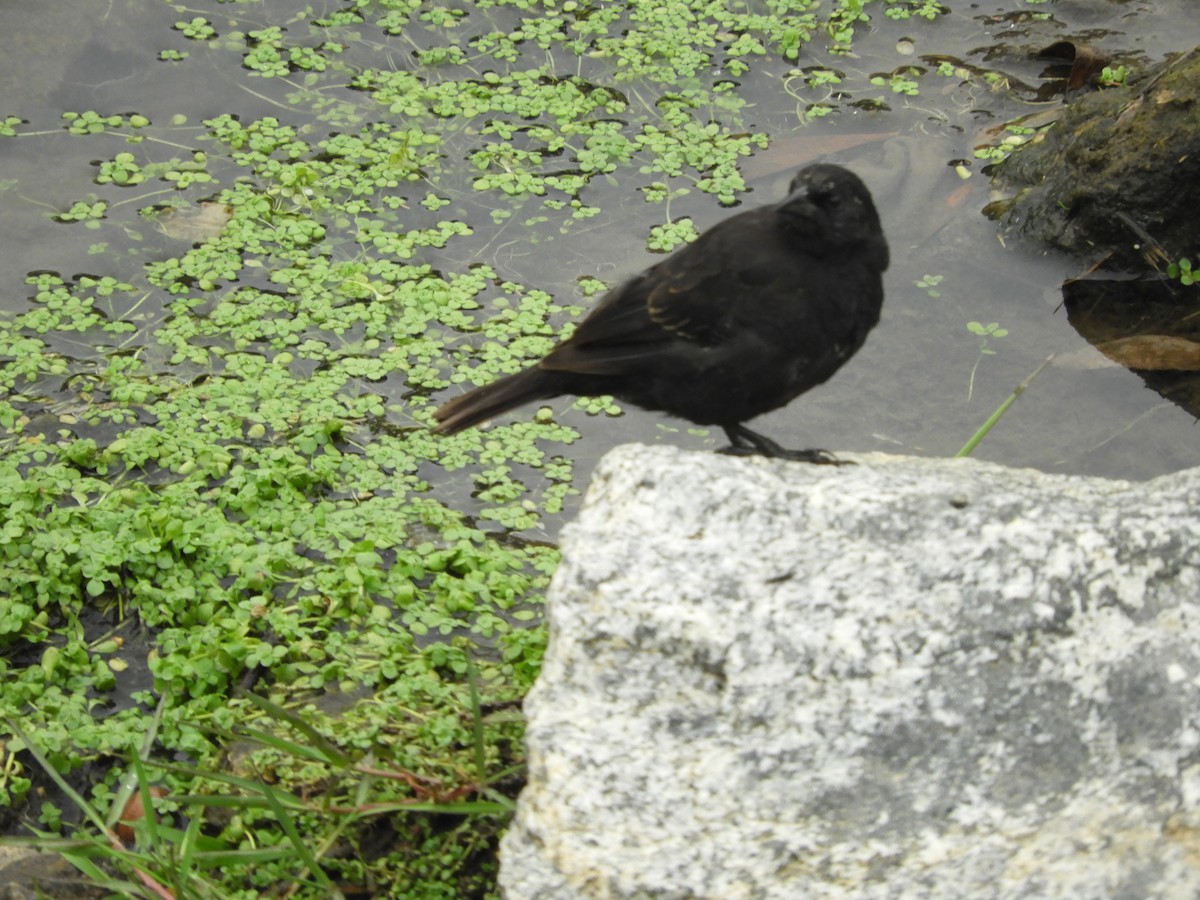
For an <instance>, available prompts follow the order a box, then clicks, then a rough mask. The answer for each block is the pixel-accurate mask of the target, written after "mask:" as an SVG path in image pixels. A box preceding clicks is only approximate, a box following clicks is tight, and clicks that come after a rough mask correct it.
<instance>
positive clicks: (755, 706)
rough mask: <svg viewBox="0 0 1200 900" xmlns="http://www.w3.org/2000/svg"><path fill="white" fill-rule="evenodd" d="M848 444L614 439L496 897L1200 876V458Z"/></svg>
mask: <svg viewBox="0 0 1200 900" xmlns="http://www.w3.org/2000/svg"><path fill="white" fill-rule="evenodd" d="M857 460H858V462H859V465H856V466H845V467H841V468H837V467H831V466H810V465H800V464H795V463H787V462H779V461H770V460H764V459H755V458H748V459H734V458H729V457H723V456H718V455H713V454H707V453H688V452H684V451H679V450H674V449H670V448H664V447H656V448H649V447H644V446H636V445H633V446H625V447H620V448H618V449H617V450H615V451H613V452H612V453H610V454H609V455H608V456H607V457H605V459H604V461H603V462H602V463H601V465H600V467H599V468H598V469H597V472H596V475H595V477H594V479H593V482H592V485H591V487H590V489H589V492H588V497H587V501H586V503H585V507H584V509H583V511H582V513H581V514H580V516H579V519H578V521H577V522H576V523H575V524H574V525H572V526H570V528H569V530H568V532H567V533H566V534H565V536H564V540H563V562H562V565H561V568H560V569H559V571H558V573H557V575H556V576H555V580H554V584H553V588H552V591H551V595H550V599H549V617H550V625H551V640H550V646H549V649H548V652H547V656H546V661H545V667H544V670H543V672H542V675H541V677H540V678H539V680H538V682H537V685H536V687H535V688H534V690H533V692H532V693H531V694H530V696H529V698H528V701H527V704H526V709H527V713H528V716H529V731H528V744H529V759H530V766H529V784H528V787H527V788H526V790H525V792H524V793H523V794H522V795H521V798H520V802H519V810H518V814H517V816H516V819H515V822H514V824H513V827H512V828H511V830H510V831H509V833H508V835H507V836H506V837H505V839H504V844H503V848H502V873H501V883H502V886H503V888H504V890H505V892H506V896H507V897H508V898H510V900H533V898H547V900H549V898H553V900H570V898H633V897H660V898H689V897H696V898H699V897H712V898H718V897H719V898H722V900H741V898H747V900H748V898H780V900H783V898H787V900H792V898H797V897H803V898H855V900H861V898H902V897H912V898H916V897H920V898H954V900H970V898H989V900H993V898H1012V900H1017V898H1021V900H1024V898H1028V897H1072V898H1097V900H1099V898H1108V897H1138V898H1148V897H1162V898H1167V897H1172V898H1173V897H1196V896H1200V512H1198V511H1197V509H1198V507H1197V503H1196V497H1197V496H1198V495H1200V470H1192V471H1188V472H1183V473H1179V474H1176V475H1172V476H1167V477H1163V478H1159V479H1157V480H1155V481H1151V482H1148V483H1145V484H1131V483H1127V482H1119V481H1106V480H1101V479H1094V478H1080V477H1067V476H1052V475H1044V474H1040V473H1038V472H1034V471H1029V470H1011V469H1005V468H1002V467H1000V466H996V465H991V464H987V463H980V462H974V461H969V460H926V459H914V458H902V457H888V456H883V455H869V456H861V457H858V458H857Z"/></svg>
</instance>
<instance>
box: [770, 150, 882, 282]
mask: <svg viewBox="0 0 1200 900" xmlns="http://www.w3.org/2000/svg"><path fill="white" fill-rule="evenodd" d="M776 209H777V210H778V212H779V215H780V217H781V219H782V222H783V225H784V227H785V228H787V229H788V230H790V231H793V232H795V233H796V234H797V235H798V236H799V237H800V238H801V239H803V241H804V246H805V250H806V251H807V252H810V253H814V254H816V255H818V256H824V255H828V254H832V253H837V252H841V251H845V250H849V249H851V248H857V249H859V250H860V251H861V250H863V249H865V250H866V251H867V252H868V253H869V258H871V259H872V261H873V262H874V263H875V265H876V266H877V267H878V269H879V270H880V271H883V270H884V269H886V268H887V265H888V249H887V242H886V241H885V240H884V237H883V228H882V226H881V225H880V223H879V213H877V212H876V211H875V204H874V202H872V200H871V192H870V191H868V190H867V186H866V185H865V184H863V183H862V179H860V178H859V177H858V176H857V175H855V174H854V173H853V172H851V171H850V170H849V169H843V168H842V167H841V166H835V165H831V164H829V163H817V164H816V165H811V166H806V167H805V168H803V169H801V170H800V171H799V172H797V173H796V175H795V177H794V178H792V183H791V184H790V185H789V187H788V195H787V197H785V198H784V199H783V200H782V201H780V203H779V204H778V206H777V207H776Z"/></svg>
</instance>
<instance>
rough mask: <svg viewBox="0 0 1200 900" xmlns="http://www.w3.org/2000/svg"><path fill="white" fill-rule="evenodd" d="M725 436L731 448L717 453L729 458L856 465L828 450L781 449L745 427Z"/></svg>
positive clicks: (768, 439)
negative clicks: (762, 457) (755, 457)
mask: <svg viewBox="0 0 1200 900" xmlns="http://www.w3.org/2000/svg"><path fill="white" fill-rule="evenodd" d="M725 434H727V435H728V436H729V441H730V443H729V446H728V447H722V448H721V449H720V450H718V451H717V452H718V453H724V454H726V455H727V456H766V457H769V458H771V459H788V460H792V461H793V462H806V463H812V464H813V465H818V466H852V465H854V463H853V462H851V461H850V460H848V459H838V458H837V457H836V456H834V455H833V454H832V453H830V452H829V451H828V450H789V449H787V448H786V447H781V446H780V445H779V444H777V443H775V441H773V440H771V439H770V438H769V437H766V436H765V435H761V434H759V433H758V432H756V431H751V430H750V429H749V428H746V427H745V426H743V425H735V426H732V427H727V428H726V429H725Z"/></svg>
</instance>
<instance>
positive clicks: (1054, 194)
mask: <svg viewBox="0 0 1200 900" xmlns="http://www.w3.org/2000/svg"><path fill="white" fill-rule="evenodd" d="M1198 101H1200V49H1198V50H1193V51H1191V52H1190V53H1188V54H1186V55H1184V56H1182V57H1180V58H1177V59H1175V60H1174V61H1172V62H1171V63H1169V64H1165V65H1163V66H1162V67H1161V68H1159V69H1157V70H1155V71H1151V72H1148V73H1146V75H1145V76H1144V77H1142V78H1141V79H1139V80H1137V81H1136V82H1134V83H1132V84H1129V85H1127V86H1125V87H1118V88H1108V89H1105V90H1102V91H1099V92H1097V93H1092V94H1088V95H1085V96H1083V97H1081V98H1079V99H1078V100H1076V101H1073V102H1072V103H1071V104H1070V105H1069V106H1068V107H1067V108H1066V109H1065V110H1064V112H1063V115H1062V117H1061V118H1060V119H1059V120H1058V121H1057V122H1055V123H1054V124H1053V125H1052V126H1051V127H1050V128H1048V129H1047V130H1046V131H1044V132H1041V133H1040V134H1038V135H1037V136H1036V137H1035V138H1034V139H1033V140H1032V141H1030V143H1029V144H1027V145H1026V146H1024V147H1022V148H1021V149H1020V150H1019V151H1018V152H1016V153H1014V154H1013V155H1012V156H1010V157H1009V158H1008V159H1007V160H1005V161H1004V162H1002V163H1000V164H999V165H998V166H997V167H996V170H995V176H996V182H997V184H998V185H999V186H1000V187H1001V188H1002V189H1003V190H1005V191H1007V192H1009V193H1011V194H1013V195H1014V196H1012V198H1011V199H1009V200H1006V201H1002V202H1000V203H998V204H994V205H993V207H992V208H991V214H993V215H995V216H997V217H998V218H999V219H1000V221H1001V223H1002V224H1003V225H1004V227H1005V229H1006V231H1007V232H1008V233H1010V234H1013V235H1017V236H1020V237H1022V238H1025V239H1028V240H1032V241H1036V242H1037V243H1039V244H1041V245H1044V246H1048V247H1054V248H1057V249H1060V250H1065V251H1067V252H1069V253H1074V254H1079V255H1083V256H1087V257H1089V258H1092V259H1096V260H1099V259H1101V258H1105V265H1106V266H1108V267H1111V268H1122V269H1130V270H1135V271H1142V270H1145V269H1147V267H1148V266H1158V267H1161V266H1162V264H1163V263H1165V262H1166V261H1168V260H1171V261H1174V260H1178V259H1179V258H1180V257H1186V256H1188V254H1189V253H1194V252H1195V251H1196V249H1197V244H1196V235H1197V233H1198V231H1200V196H1198V186H1200V102H1198ZM1155 244H1157V245H1158V246H1159V247H1161V249H1162V250H1163V251H1164V252H1165V257H1166V258H1158V259H1150V260H1148V259H1147V255H1148V254H1151V255H1152V254H1154V245H1155Z"/></svg>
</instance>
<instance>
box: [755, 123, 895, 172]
mask: <svg viewBox="0 0 1200 900" xmlns="http://www.w3.org/2000/svg"><path fill="white" fill-rule="evenodd" d="M899 133H900V132H898V131H881V132H877V133H874V134H861V133H859V134H821V135H807V134H805V135H798V136H796V137H786V138H779V139H777V140H774V141H771V146H770V147H768V148H767V149H766V150H762V151H760V152H758V153H755V154H754V155H753V156H752V157H750V158H749V159H748V160H746V162H744V163H743V164H742V172H743V173H744V174H745V176H746V177H747V178H761V177H763V176H765V175H776V174H778V173H780V172H784V171H790V170H791V169H794V168H796V167H797V166H802V165H804V164H805V163H810V162H812V161H813V160H816V159H820V158H821V157H822V156H829V155H830V154H833V153H839V152H841V151H842V150H850V149H851V148H853V147H858V146H861V145H862V144H870V143H879V142H882V141H886V140H887V139H888V138H893V137H895V136H896V135H897V134H899Z"/></svg>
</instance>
